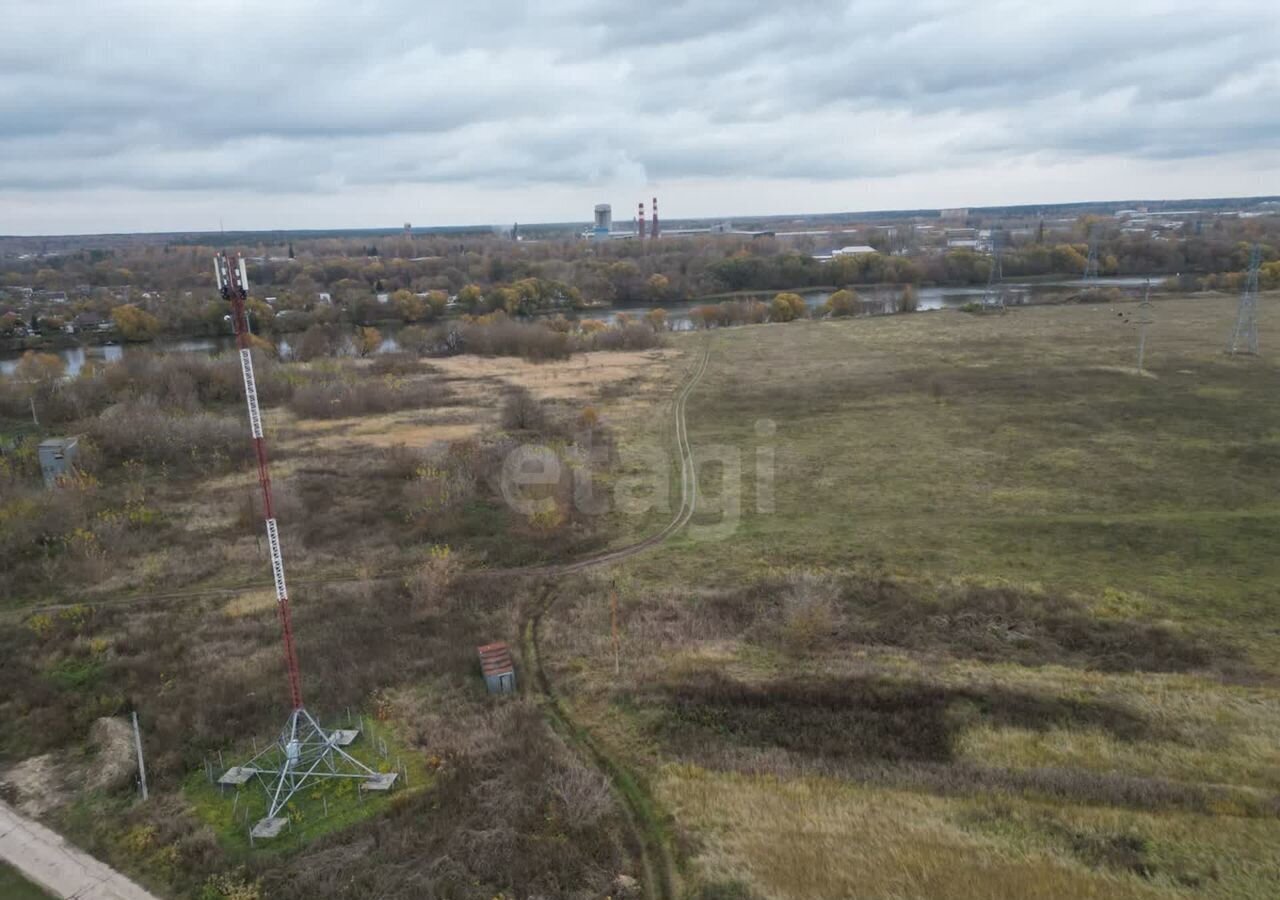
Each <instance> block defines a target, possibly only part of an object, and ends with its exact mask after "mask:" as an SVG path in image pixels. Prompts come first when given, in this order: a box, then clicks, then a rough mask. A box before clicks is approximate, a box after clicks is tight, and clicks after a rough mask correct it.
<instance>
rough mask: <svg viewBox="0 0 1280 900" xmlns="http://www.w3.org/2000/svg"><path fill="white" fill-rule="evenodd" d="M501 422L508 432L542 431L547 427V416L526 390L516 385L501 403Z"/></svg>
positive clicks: (540, 405)
mask: <svg viewBox="0 0 1280 900" xmlns="http://www.w3.org/2000/svg"><path fill="white" fill-rule="evenodd" d="M501 422H502V427H503V428H505V429H507V430H508V431H542V430H544V429H545V428H546V427H547V414H546V411H545V410H544V409H543V407H542V404H541V403H539V402H538V399H537V398H536V397H534V396H533V394H531V393H530V392H529V389H528V388H526V387H522V386H520V385H517V386H516V387H513V388H511V390H509V391H508V392H507V396H506V397H505V398H504V399H503V401H502V415H501Z"/></svg>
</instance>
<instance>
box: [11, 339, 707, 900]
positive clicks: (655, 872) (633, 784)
mask: <svg viewBox="0 0 1280 900" xmlns="http://www.w3.org/2000/svg"><path fill="white" fill-rule="evenodd" d="M710 357H711V346H710V342H709V341H708V343H707V344H706V345H705V346H704V348H703V352H702V358H701V359H700V360H699V361H698V363H697V365H696V367H695V368H694V370H693V372H692V374H691V375H690V377H689V378H688V379H687V380H686V381H685V383H684V384H683V385H682V386H681V387H680V389H679V391H678V392H677V393H676V399H675V403H674V404H673V410H672V418H673V423H672V426H673V432H674V435H675V446H676V452H677V453H679V455H680V508H679V509H678V510H677V511H676V514H675V515H674V516H673V517H672V519H671V521H670V522H669V523H667V525H666V526H665V527H663V528H662V529H661V530H660V531H658V532H656V533H654V534H652V535H650V536H649V537H647V538H644V539H643V540H640V541H637V542H636V543H634V544H631V545H629V546H626V547H621V548H619V549H616V550H608V551H605V552H603V553H599V554H597V555H595V556H590V557H586V558H585V559H580V560H575V561H573V562H568V563H554V564H549V565H542V566H523V567H519V568H510V569H490V570H487V571H485V573H484V574H486V575H488V576H491V577H493V576H511V577H515V576H547V577H556V576H561V575H569V574H572V573H575V572H582V571H585V570H587V569H592V568H597V567H600V566H606V565H609V564H611V563H615V562H620V561H621V560H624V559H627V558H628V557H632V556H635V555H636V554H638V553H642V552H644V551H645V550H648V549H649V548H651V547H655V546H657V545H658V544H661V543H662V542H663V541H665V540H666V539H667V538H669V537H671V536H672V535H674V534H676V533H677V532H678V531H680V530H681V529H682V528H684V526H685V525H687V524H688V523H689V520H690V519H691V518H692V517H693V514H694V510H695V508H696V505H697V499H698V476H697V470H696V467H695V465H694V458H693V446H692V444H690V442H689V429H688V422H687V420H686V415H685V410H686V407H687V405H688V400H689V395H690V394H691V393H693V389H694V388H695V387H696V386H697V384H698V381H699V380H700V379H701V378H702V376H703V374H704V373H705V372H706V370H707V364H708V361H709V360H710ZM339 580H340V579H339ZM315 583H335V580H333V579H315ZM259 587H260V586H259V585H254V586H253V587H252V588H214V589H208V590H203V591H184V592H180V593H174V594H167V595H151V596H150V597H146V598H140V597H134V598H127V599H125V598H122V599H121V600H120V601H117V602H126V603H128V602H132V603H137V602H155V601H157V600H166V599H172V600H178V599H194V598H196V597H200V596H205V597H208V596H234V595H236V594H239V593H243V592H244V591H245V590H250V589H254V590H256V589H258V588H259ZM554 601H555V595H554V593H552V591H551V590H550V589H547V590H544V591H543V592H542V594H541V596H540V597H539V598H538V599H537V601H535V602H534V603H533V604H531V606H530V608H528V609H526V610H524V611H523V613H522V622H521V641H522V644H523V649H524V655H525V660H526V663H527V665H528V666H529V668H530V670H531V671H532V672H533V679H532V681H533V684H532V689H533V690H534V691H535V692H536V693H537V695H538V697H539V699H540V700H541V702H542V707H543V710H544V712H545V714H546V716H547V718H548V720H549V722H550V723H551V725H552V727H553V728H554V729H555V730H556V732H557V733H559V734H560V735H561V736H562V737H563V738H564V739H565V740H566V742H568V743H569V744H570V745H571V746H573V747H574V748H575V749H577V750H578V751H579V753H581V754H582V756H583V758H584V759H586V760H588V761H589V762H590V763H591V764H592V765H594V766H595V767H596V768H597V769H599V770H600V771H601V772H602V773H603V774H604V775H605V776H606V777H608V779H609V781H610V783H611V784H612V785H613V787H614V790H615V792H616V795H617V797H618V798H619V801H620V802H621V804H622V808H623V812H624V814H625V815H626V818H627V821H628V825H629V827H630V830H631V832H632V838H633V842H634V844H635V846H636V847H637V848H638V849H639V851H640V863H641V868H642V869H643V872H644V890H645V894H646V896H648V897H651V898H672V897H675V896H676V891H675V865H674V857H673V855H672V851H671V839H670V835H669V834H668V833H667V829H666V827H665V825H664V824H663V820H662V816H661V814H660V813H659V812H658V809H657V807H656V805H655V803H654V801H653V799H652V797H651V796H650V794H649V792H648V790H647V788H645V787H644V785H643V784H642V783H641V782H640V781H639V780H638V779H637V778H636V777H635V775H634V774H633V773H632V772H631V771H630V770H628V769H627V768H626V767H625V766H624V765H623V764H622V763H620V762H619V761H618V760H616V759H615V758H614V757H612V756H610V755H609V753H608V752H607V751H606V750H605V749H604V748H603V747H602V746H601V745H600V744H599V743H598V742H597V741H596V740H595V739H594V738H593V737H592V736H591V734H590V732H588V731H587V730H586V729H585V728H583V727H582V726H581V725H579V724H577V723H576V722H574V720H573V718H572V717H571V716H570V715H569V713H568V711H567V710H566V709H565V707H564V705H563V704H562V703H561V702H560V700H559V698H558V697H557V696H556V694H555V692H554V690H553V689H552V687H551V682H550V680H549V679H548V678H547V675H546V673H545V671H544V670H543V668H542V658H541V656H540V655H539V653H538V629H539V625H540V624H541V621H542V616H543V614H544V613H545V612H546V611H547V609H548V608H550V606H551V604H552V603H554ZM50 608H56V607H44V609H50ZM30 612H32V610H29V609H28V610H23V611H22V613H23V614H30ZM0 858H3V859H5V860H6V861H8V862H9V863H11V864H12V865H14V866H15V867H16V868H18V869H19V870H20V871H21V872H22V873H23V874H24V875H25V876H26V877H28V878H30V879H31V880H33V881H35V882H36V883H38V884H40V885H42V886H43V887H45V888H47V889H49V890H52V891H54V892H55V893H57V894H58V895H59V896H61V897H75V898H80V900H155V898H154V897H153V895H151V894H149V893H147V892H146V891H144V890H143V889H142V888H140V887H138V886H137V885H135V884H134V883H133V882H131V881H129V880H128V879H127V878H125V877H124V876H123V875H121V874H120V873H118V872H116V871H114V870H113V869H110V868H108V867H107V866H105V865H104V864H102V863H100V862H98V861H97V860H95V859H94V858H93V857H91V856H88V855H87V854H85V853H83V852H81V851H79V850H77V849H75V848H74V847H72V846H71V845H70V844H68V843H67V842H66V841H65V840H64V839H63V838H62V837H60V836H59V835H57V834H55V833H54V832H52V831H50V830H49V829H47V828H45V827H44V826H42V825H39V824H38V823H36V822H33V821H31V820H29V819H26V818H25V817H23V816H21V815H20V814H18V813H17V812H16V811H14V810H13V809H11V808H10V807H8V806H5V805H4V804H3V803H0Z"/></svg>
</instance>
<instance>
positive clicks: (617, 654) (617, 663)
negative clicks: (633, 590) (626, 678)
mask: <svg viewBox="0 0 1280 900" xmlns="http://www.w3.org/2000/svg"><path fill="white" fill-rule="evenodd" d="M609 619H610V625H611V627H612V631H613V674H614V675H618V674H620V673H621V671H622V653H621V646H620V644H619V642H618V592H617V590H613V591H610V592H609Z"/></svg>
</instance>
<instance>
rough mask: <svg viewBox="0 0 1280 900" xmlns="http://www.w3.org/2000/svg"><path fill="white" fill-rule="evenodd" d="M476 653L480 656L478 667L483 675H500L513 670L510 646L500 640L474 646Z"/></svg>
mask: <svg viewBox="0 0 1280 900" xmlns="http://www.w3.org/2000/svg"><path fill="white" fill-rule="evenodd" d="M476 653H477V654H478V655H479V656H480V669H481V671H483V672H484V674H485V675H502V674H504V673H506V672H512V671H514V670H515V664H514V663H513V662H512V661H511V648H510V647H508V646H507V645H506V644H505V643H503V642H502V641H495V642H494V643H492V644H481V645H480V646H479V647H476Z"/></svg>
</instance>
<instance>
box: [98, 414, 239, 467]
mask: <svg viewBox="0 0 1280 900" xmlns="http://www.w3.org/2000/svg"><path fill="white" fill-rule="evenodd" d="M88 434H89V436H90V438H91V439H92V440H93V443H94V444H95V446H97V448H98V450H99V451H100V453H101V455H102V458H103V460H104V461H105V462H107V463H108V464H119V463H123V462H125V461H126V460H131V459H134V460H140V461H141V462H144V463H148V464H154V465H167V466H171V467H174V468H176V469H182V470H188V471H189V470H209V469H216V468H222V467H225V466H226V465H228V464H229V463H232V462H234V463H236V464H239V463H242V462H244V461H246V460H247V459H248V457H249V450H250V444H249V440H248V438H247V437H246V434H247V430H246V427H245V425H244V423H243V422H241V421H240V420H238V419H236V418H233V417H231V416H219V415H215V414H213V413H208V412H198V413H192V414H186V415H175V414H174V413H173V411H171V410H164V409H161V408H160V406H159V405H158V404H157V403H155V402H154V401H141V402H134V403H126V404H121V405H119V406H116V407H113V408H111V409H109V410H107V411H106V412H104V413H103V414H102V415H100V416H98V417H97V418H96V419H94V420H93V421H92V422H91V423H90V424H89V427H88Z"/></svg>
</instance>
